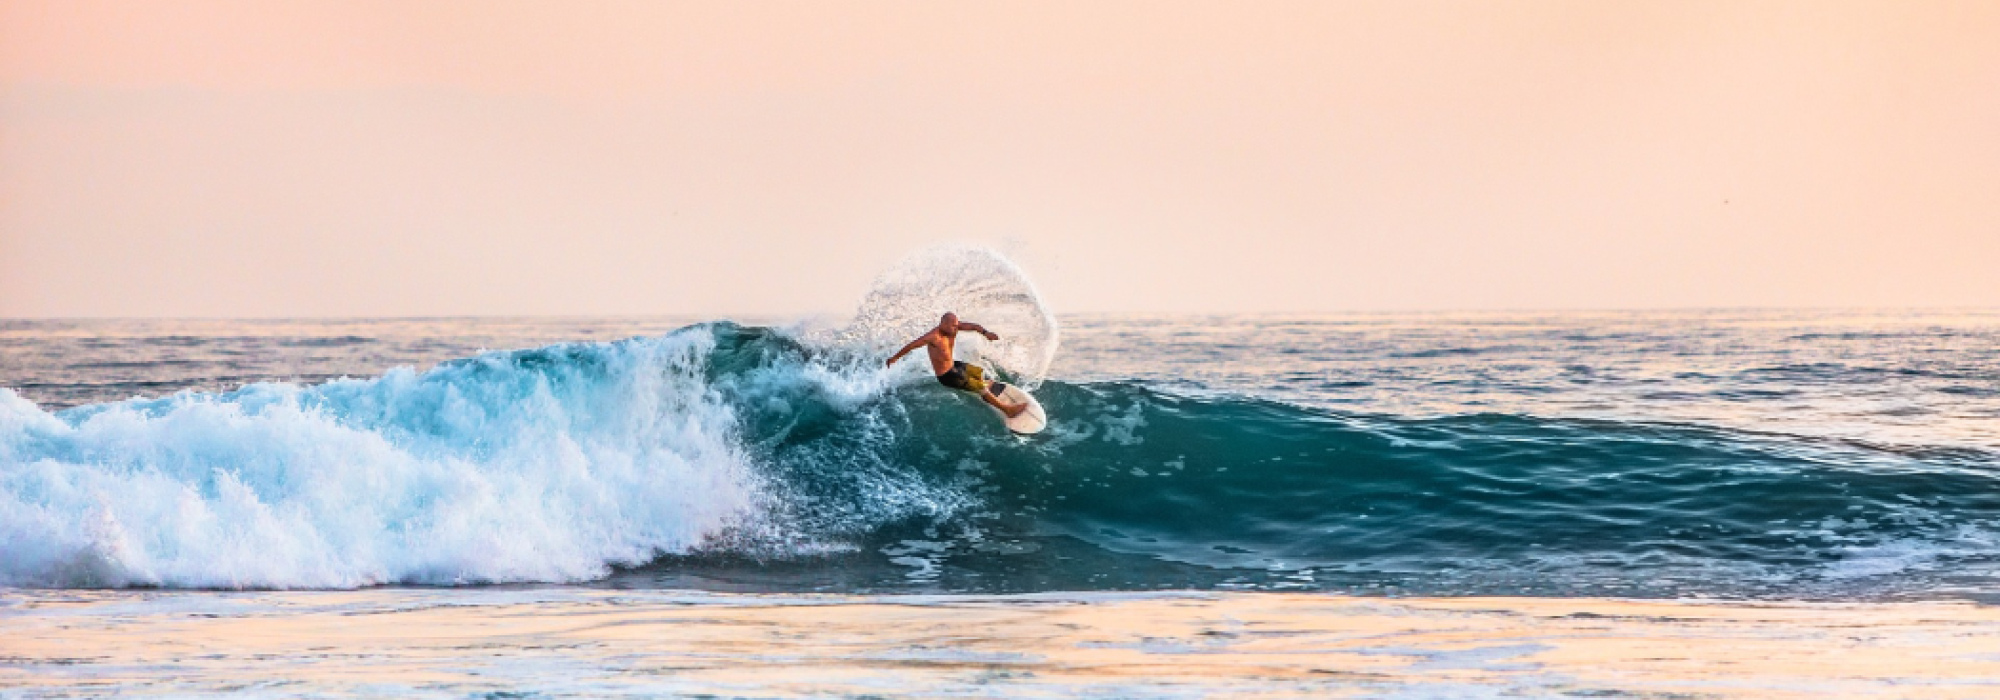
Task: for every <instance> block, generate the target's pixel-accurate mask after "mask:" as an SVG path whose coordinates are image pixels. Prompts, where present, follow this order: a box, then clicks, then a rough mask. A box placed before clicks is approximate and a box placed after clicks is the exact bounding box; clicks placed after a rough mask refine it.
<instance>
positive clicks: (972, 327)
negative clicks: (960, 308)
mask: <svg viewBox="0 0 2000 700" xmlns="http://www.w3.org/2000/svg"><path fill="white" fill-rule="evenodd" d="M958 329H959V330H962V331H972V332H974V333H978V334H980V335H983V336H986V339H987V340H999V339H1000V334H999V333H995V332H993V331H989V330H986V327H985V326H982V325H979V324H977V323H973V322H971V321H959V322H958Z"/></svg>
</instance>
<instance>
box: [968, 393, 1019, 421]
mask: <svg viewBox="0 0 2000 700" xmlns="http://www.w3.org/2000/svg"><path fill="white" fill-rule="evenodd" d="M979 398H982V399H986V403H987V405H990V406H992V407H994V408H997V409H1000V412H1001V413H1005V414H1007V417H1008V418H1013V417H1014V416H1018V415H1021V412H1022V411H1026V410H1028V404H1027V403H1026V402H1023V403H1019V404H1008V403H1007V402H1004V401H1001V400H1000V397H998V396H994V395H993V393H992V392H987V391H982V392H979Z"/></svg>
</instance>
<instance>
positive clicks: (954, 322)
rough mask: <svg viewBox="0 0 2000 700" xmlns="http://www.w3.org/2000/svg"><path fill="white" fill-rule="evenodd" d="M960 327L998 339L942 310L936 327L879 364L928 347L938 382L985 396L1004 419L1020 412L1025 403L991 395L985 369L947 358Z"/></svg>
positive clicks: (969, 322)
mask: <svg viewBox="0 0 2000 700" xmlns="http://www.w3.org/2000/svg"><path fill="white" fill-rule="evenodd" d="M960 330H968V331H972V332H974V333H978V334H980V335H983V336H986V339H987V340H999V339H1000V335H999V334H997V333H994V332H993V331H989V330H986V329H985V328H982V327H980V325H979V324H977V323H973V322H971V321H960V320H958V314H954V313H951V312H945V315H944V317H943V318H939V319H938V324H937V327H936V328H932V329H931V330H930V332H929V333H925V334H923V336H922V337H919V338H917V339H916V340H912V341H910V344H909V345H905V346H903V349H901V350H897V351H896V354H895V355H893V356H891V357H890V358H889V361H888V362H886V363H883V366H885V367H894V366H896V361H897V360H900V359H903V356H904V355H908V354H910V351H911V350H915V349H917V348H919V347H922V348H925V349H928V350H930V354H931V370H932V371H935V372H937V380H938V383H939V384H943V385H945V386H948V387H951V388H953V389H957V390H959V391H969V392H972V393H974V394H978V395H979V398H981V399H985V400H986V403H987V404H988V405H991V406H992V407H994V408H997V409H1000V412H1001V413H1005V414H1007V417H1008V418H1013V417H1014V416H1018V415H1021V412H1022V411H1026V410H1028V404H1025V403H1022V404H1008V403H1006V402H1004V401H1001V400H1000V397H998V396H994V395H993V383H992V382H989V381H987V380H986V369H985V368H983V367H980V366H979V365H968V364H966V363H963V362H958V361H956V360H953V359H951V349H952V345H953V344H954V343H957V342H958V332H959V331H960Z"/></svg>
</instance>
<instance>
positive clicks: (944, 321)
mask: <svg viewBox="0 0 2000 700" xmlns="http://www.w3.org/2000/svg"><path fill="white" fill-rule="evenodd" d="M938 330H939V331H942V332H944V334H945V335H951V334H953V333H957V332H958V314H955V313H952V312H950V311H946V312H944V315H943V316H940V317H938Z"/></svg>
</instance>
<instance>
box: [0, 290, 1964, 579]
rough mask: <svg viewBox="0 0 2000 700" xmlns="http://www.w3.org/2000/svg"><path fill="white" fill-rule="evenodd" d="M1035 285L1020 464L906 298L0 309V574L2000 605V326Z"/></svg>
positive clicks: (1004, 347)
mask: <svg viewBox="0 0 2000 700" xmlns="http://www.w3.org/2000/svg"><path fill="white" fill-rule="evenodd" d="M891 286H892V287H893V285H891ZM878 291H882V290H879V289H878ZM961 291H963V290H961ZM1017 292H1018V290H1015V291H1013V292H1009V291H1007V290H1000V291H998V292H995V290H991V289H986V290H972V291H970V292H964V294H962V295H961V296H959V297H950V295H944V296H945V297H946V299H945V301H951V302H955V304H956V305H957V308H959V310H960V311H961V313H963V314H965V315H966V316H967V317H968V318H969V319H971V320H974V321H979V322H981V323H985V324H987V325H988V326H989V327H991V328H993V329H994V330H996V331H998V332H1000V333H1001V334H1002V335H1003V338H1002V340H1001V341H1000V342H999V343H992V344H979V343H976V342H967V343H965V344H964V346H963V347H962V348H961V355H962V356H964V357H962V358H961V359H969V360H972V361H975V362H983V363H987V364H992V365H995V366H996V367H997V368H998V369H999V370H1000V371H1001V372H1002V373H1004V374H1007V375H1008V376H1010V377H1011V378H1012V379H1014V380H1015V381H1018V382H1020V383H1022V384H1023V385H1024V386H1029V387H1031V388H1032V389H1033V391H1034V393H1035V394H1036V396H1038V397H1039V398H1040V400H1041V401H1042V403H1043V404H1044V406H1046V408H1047V410H1048V412H1049V415H1050V416H1051V419H1052V421H1051V425H1050V428H1049V429H1048V430H1047V431H1046V432H1044V433H1042V434H1040V435H1036V436H1032V437H1020V436H1015V435H1011V434H1009V433H1007V432H1006V431H1004V430H1003V429H1002V428H1001V426H1000V424H999V421H998V420H997V416H996V414H994V413H993V412H991V410H990V409H988V408H986V407H985V406H983V405H981V404H980V403H979V402H977V401H976V400H975V399H973V398H971V397H969V396H965V395H962V394H956V393H953V392H950V391H947V390H945V389H943V388H942V387H940V386H938V385H937V384H936V383H935V382H934V381H933V380H931V379H930V378H929V377H928V376H927V375H926V372H925V368H923V367H922V364H923V363H922V362H921V361H911V362H905V363H901V364H899V365H898V366H897V367H895V368H893V369H885V368H883V367H882V363H881V360H882V358H883V357H884V356H886V354H887V351H889V350H893V349H894V347H895V346H896V345H897V344H899V343H900V342H901V340H902V339H905V338H903V336H905V335H914V333H915V332H916V331H921V330H922V323H923V322H925V321H927V320H928V318H929V316H928V315H929V314H930V313H932V312H931V311H929V310H928V309H922V308H919V307H922V306H923V305H921V304H913V305H911V308H912V309H916V310H912V311H909V312H908V313H902V314H900V315H898V314H895V313H887V312H881V309H883V308H886V307H889V306H895V304H892V303H886V302H885V303H883V304H878V305H876V306H874V307H867V306H866V305H864V309H863V312H862V313H860V314H858V316H859V317H860V318H861V319H863V320H864V321H868V323H867V324H857V323H856V322H851V321H846V320H826V319H807V320H796V319H781V320H776V321H773V320H771V319H763V320H756V319H748V320H728V319H715V318H660V319H650V318H649V319H622V318H621V319H388V320H365V319H360V320H248V321H220V320H218V321H204V320H186V321H118V320H104V321H20V320H16V321H0V387H4V388H0V585H5V586H14V587H26V588H120V587H161V588H196V589H205V588H220V589H343V588H355V587H368V586H379V585H420V586H477V585H486V584H559V585H576V586H586V587H613V588H664V589H699V590H709V591H718V592H778V593H800V592H828V593H844V594H924V595H935V594H958V593H977V594H995V593H1030V592H1064V591H1150V590H1159V589H1196V590H1286V591H1298V590H1304V591H1328V592H1337V593H1349V594H1360V595H1384V596H1392V595H1393V596H1403V595H1426V596H1464V595H1533V596H1616V597H1627V598H1647V597H1687V596H1700V597H1717V598H1752V599H1761V598H1776V599H1802V600H1831V601H1855V600H1879V599H1894V598H1910V597H1916V598H1934V597H1967V596H1969V597H1974V598H1982V597H1985V596H1992V595H1995V594H2000V310H1986V311H1981V310H1957V311H1838V310H1820V311H1757V310H1749V311H1697V312H1652V311H1648V312H1560V313H1556V312H1550V313H1500V312H1490V313H1383V314H1359V313H1357V314H1339V315H1290V316H1279V315H1269V316H1261V315H1260V316H1200V317H1194V316H1132V315H1117V316H1086V315H1060V314H1050V313H1047V310H1046V309H1042V308H1040V307H1039V304H1040V301H1039V300H1038V299H1035V298H1033V297H1032V294H1029V295H1027V296H1022V295H1021V294H1019V293H1017ZM886 294H887V295H888V296H891V297H894V296H897V294H900V292H896V291H895V290H894V289H891V290H889V292H887V293H886ZM939 294H942V293H941V292H937V291H936V290H931V292H929V293H927V295H928V296H937V295H939ZM871 298H872V297H871ZM927 298H928V297H927ZM877 301H881V299H877ZM905 301H907V299H905ZM933 303H936V302H933ZM1023 304H1026V305H1029V306H1033V307H1034V308H1031V309H1023V308H1022V305H1023ZM984 307H992V309H991V310H988V311H987V312H986V313H984V314H982V313H981V312H982V309H983V308H984ZM869 308H873V309H875V311H876V312H878V313H876V315H875V317H874V318H873V319H872V320H871V319H870V313H871V312H870V311H869ZM1010 309H1011V311H1009V310H1010ZM869 324H872V325H869ZM1017 329H1018V330H1019V332H1020V335H1018V336H1016V335H1011V333H1012V332H1013V331H1015V330H1017ZM918 359H919V360H920V359H921V358H918Z"/></svg>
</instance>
